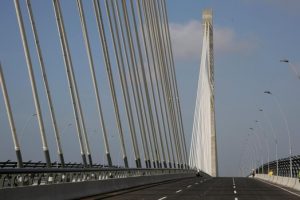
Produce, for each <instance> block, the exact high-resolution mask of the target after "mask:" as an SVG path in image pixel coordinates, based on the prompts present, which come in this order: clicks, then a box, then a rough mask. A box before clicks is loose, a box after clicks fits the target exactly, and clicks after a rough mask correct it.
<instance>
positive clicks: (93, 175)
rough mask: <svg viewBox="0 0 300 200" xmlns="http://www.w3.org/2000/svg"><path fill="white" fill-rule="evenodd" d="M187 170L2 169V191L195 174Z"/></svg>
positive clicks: (0, 171) (0, 180)
mask: <svg viewBox="0 0 300 200" xmlns="http://www.w3.org/2000/svg"><path fill="white" fill-rule="evenodd" d="M195 172H196V171H194V170H187V169H158V168H157V169H142V168H141V169H137V168H103V169H99V168H56V169H55V168H37V169H29V168H19V169H0V189H2V188H15V187H22V186H38V185H49V184H61V183H74V182H83V181H100V180H106V179H113V178H129V177H138V176H153V175H165V174H180V173H181V174H186V173H195Z"/></svg>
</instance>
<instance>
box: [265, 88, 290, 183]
mask: <svg viewBox="0 0 300 200" xmlns="http://www.w3.org/2000/svg"><path fill="white" fill-rule="evenodd" d="M264 93H265V94H268V95H271V96H272V97H273V99H274V101H275V102H276V104H277V106H278V109H279V111H280V113H281V116H282V118H283V120H284V123H285V127H286V130H287V133H288V139H289V156H290V176H291V177H293V171H292V169H293V161H292V142H291V134H290V129H289V126H288V122H287V118H286V116H285V113H284V112H283V109H282V107H281V105H280V103H279V100H278V99H277V98H276V96H275V95H274V94H273V93H272V92H271V91H265V92H264Z"/></svg>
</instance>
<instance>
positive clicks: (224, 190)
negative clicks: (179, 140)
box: [87, 177, 300, 200]
mask: <svg viewBox="0 0 300 200" xmlns="http://www.w3.org/2000/svg"><path fill="white" fill-rule="evenodd" d="M87 199H111V200H125V199H145V200H146V199H155V200H163V199H180V200H181V199H186V200H192V199H206V200H210V199H217V200H243V199H265V200H267V199H270V200H276V199H278V200H283V199H284V200H289V199H291V200H292V199H295V200H296V199H300V195H299V196H297V195H295V194H292V193H289V192H287V191H284V190H283V189H280V188H278V187H275V186H272V185H270V184H267V183H264V182H261V181H259V180H255V179H252V178H229V177H228V178H209V179H208V178H207V179H204V178H198V177H195V178H189V179H183V180H176V181H169V182H165V183H161V184H156V185H149V186H142V187H139V188H133V189H129V190H124V191H119V192H115V193H110V194H105V195H99V196H94V197H90V198H87Z"/></svg>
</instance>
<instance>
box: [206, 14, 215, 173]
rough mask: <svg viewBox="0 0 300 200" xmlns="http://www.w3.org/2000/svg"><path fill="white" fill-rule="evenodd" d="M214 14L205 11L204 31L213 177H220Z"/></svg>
mask: <svg viewBox="0 0 300 200" xmlns="http://www.w3.org/2000/svg"><path fill="white" fill-rule="evenodd" d="M212 17H213V13H212V10H211V9H205V10H204V11H203V14H202V21H203V30H204V31H206V35H207V36H208V49H207V51H208V54H207V56H208V58H207V64H208V75H209V81H210V86H211V97H210V103H211V129H212V130H211V175H212V176H218V157H217V137H216V122H215V95H214V88H215V84H214V48H213V20H212Z"/></svg>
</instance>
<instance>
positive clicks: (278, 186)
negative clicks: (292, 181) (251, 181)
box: [256, 179, 300, 197]
mask: <svg viewBox="0 0 300 200" xmlns="http://www.w3.org/2000/svg"><path fill="white" fill-rule="evenodd" d="M256 180H259V181H261V182H263V183H267V184H269V185H272V186H275V187H277V188H279V189H282V190H284V191H286V192H288V193H290V194H293V195H296V196H298V197H300V195H299V194H297V193H295V192H292V191H289V190H287V189H285V188H282V187H280V186H278V185H274V184H272V183H269V182H267V181H264V180H260V179H256Z"/></svg>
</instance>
